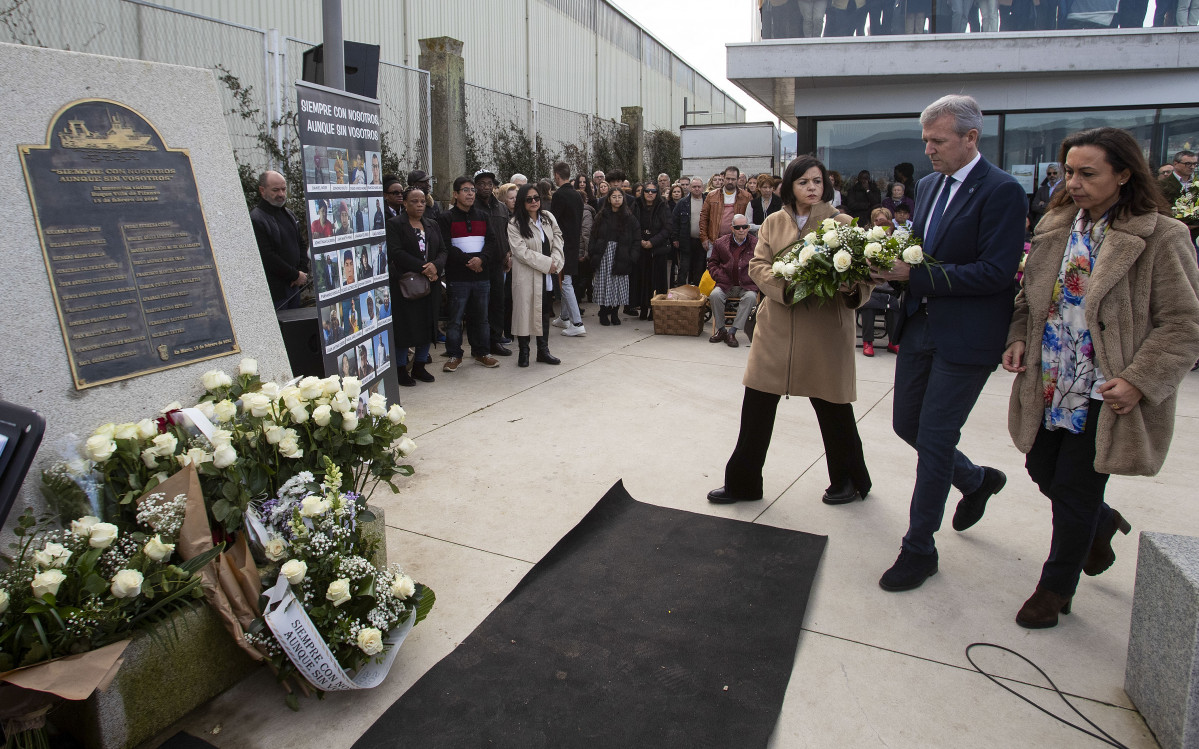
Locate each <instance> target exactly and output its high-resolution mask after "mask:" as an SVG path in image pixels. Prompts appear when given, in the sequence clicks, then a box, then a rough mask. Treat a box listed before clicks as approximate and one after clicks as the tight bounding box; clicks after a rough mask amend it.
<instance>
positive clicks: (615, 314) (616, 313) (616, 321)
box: [608, 307, 620, 325]
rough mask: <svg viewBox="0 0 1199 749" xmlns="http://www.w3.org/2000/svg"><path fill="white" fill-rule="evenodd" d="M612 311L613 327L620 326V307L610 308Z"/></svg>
mask: <svg viewBox="0 0 1199 749" xmlns="http://www.w3.org/2000/svg"><path fill="white" fill-rule="evenodd" d="M608 309H610V310H612V317H611V322H612V324H613V325H620V307H609V308H608Z"/></svg>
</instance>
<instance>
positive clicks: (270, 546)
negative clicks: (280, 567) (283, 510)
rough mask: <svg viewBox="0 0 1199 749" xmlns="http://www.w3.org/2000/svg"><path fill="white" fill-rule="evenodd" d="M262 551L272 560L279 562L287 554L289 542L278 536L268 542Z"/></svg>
mask: <svg viewBox="0 0 1199 749" xmlns="http://www.w3.org/2000/svg"><path fill="white" fill-rule="evenodd" d="M262 553H264V554H266V558H267V559H269V560H271V561H272V562H278V561H279V560H280V559H282V558H283V557H285V556H287V542H286V541H284V540H283V539H281V538H279V537H277V536H276V537H275V538H272V539H270V540H269V541H267V542H266V546H264V547H262Z"/></svg>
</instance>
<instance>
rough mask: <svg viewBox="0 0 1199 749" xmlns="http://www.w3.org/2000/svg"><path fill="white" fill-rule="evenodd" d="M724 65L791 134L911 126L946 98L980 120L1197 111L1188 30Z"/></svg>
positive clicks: (852, 41) (828, 48) (1196, 69)
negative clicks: (827, 122)
mask: <svg viewBox="0 0 1199 749" xmlns="http://www.w3.org/2000/svg"><path fill="white" fill-rule="evenodd" d="M727 54H728V78H729V80H731V81H732V82H733V83H735V84H737V86H739V87H740V88H741V89H742V90H744V91H745V92H746V93H748V94H749V95H750V96H752V97H753V98H754V99H755V100H756V101H757V102H758V103H760V104H761V105H762V106H764V107H766V108H767V109H769V110H770V111H771V112H772V113H773V114H774V115H775V116H777V117H779V118H781V119H783V120H784V121H786V122H788V123H790V124H792V125H794V124H795V120H796V117H797V116H799V117H838V116H869V115H879V114H887V113H893V114H897V115H907V114H917V113H919V112H920V110H921V109H922V108H923V107H924V105H925V104H927V103H928V102H930V101H932V100H934V99H936V98H937V97H939V96H941V95H943V94H946V93H955V92H963V93H969V94H971V95H973V96H975V98H977V99H978V100H979V104H980V105H981V106H982V107H983V110H984V111H987V110H988V109H990V110H1021V109H1058V108H1063V109H1077V108H1080V107H1082V108H1101V107H1112V106H1160V105H1161V104H1164V103H1171V104H1173V103H1187V102H1199V28H1196V27H1188V28H1173V27H1169V28H1147V29H1102V30H1097V31H1034V32H1011V33H1002V32H999V33H989V34H931V35H930V34H924V35H904V36H876V37H831V38H821V39H775V40H764V41H761V42H753V43H748V44H729V45H727ZM1163 97H1165V98H1163Z"/></svg>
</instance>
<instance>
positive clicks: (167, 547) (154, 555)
mask: <svg viewBox="0 0 1199 749" xmlns="http://www.w3.org/2000/svg"><path fill="white" fill-rule="evenodd" d="M142 551H143V552H145V554H146V556H148V557H150V558H151V559H153V560H154V561H155V562H162V561H165V560H167V559H169V558H170V556H171V554H174V553H175V544H164V543H163V542H162V537H161V536H158V535H156V536H154V538H152V539H150V540H149V541H147V542H146V545H145V546H143V547H142Z"/></svg>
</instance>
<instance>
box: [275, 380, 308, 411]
mask: <svg viewBox="0 0 1199 749" xmlns="http://www.w3.org/2000/svg"><path fill="white" fill-rule="evenodd" d="M279 400H281V401H283V402H284V403H286V404H287V407H288V408H292V407H293V406H295V404H297V403H299V402H300V401H301V400H306V399H305V398H304V393H303V392H302V391H301V390H300V389H299V388H298V387H296V386H295V385H288V386H287V387H285V388H282V389H280V390H279Z"/></svg>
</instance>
